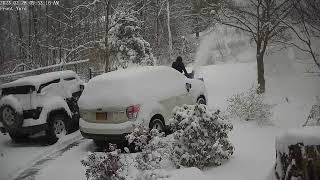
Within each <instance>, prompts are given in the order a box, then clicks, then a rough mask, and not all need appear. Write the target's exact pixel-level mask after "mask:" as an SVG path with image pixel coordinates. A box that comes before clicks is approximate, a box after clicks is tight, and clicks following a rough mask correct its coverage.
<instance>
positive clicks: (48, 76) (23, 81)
mask: <svg viewBox="0 0 320 180" xmlns="http://www.w3.org/2000/svg"><path fill="white" fill-rule="evenodd" d="M74 76H76V73H75V72H73V71H70V70H67V71H56V72H49V73H43V74H39V75H35V76H28V77H23V78H20V79H17V80H15V81H12V82H9V83H6V84H2V85H1V86H0V89H3V88H8V87H14V86H25V85H32V86H35V87H36V89H38V88H39V86H40V85H41V84H43V83H47V82H50V81H53V80H56V79H58V78H61V77H63V78H64V77H74Z"/></svg>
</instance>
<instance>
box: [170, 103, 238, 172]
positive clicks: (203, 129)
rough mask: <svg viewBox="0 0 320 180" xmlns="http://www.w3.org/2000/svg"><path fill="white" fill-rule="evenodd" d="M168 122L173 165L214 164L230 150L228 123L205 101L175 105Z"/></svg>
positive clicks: (219, 161)
mask: <svg viewBox="0 0 320 180" xmlns="http://www.w3.org/2000/svg"><path fill="white" fill-rule="evenodd" d="M170 124H171V127H172V129H173V131H174V134H173V135H174V141H173V142H174V143H173V152H172V157H171V158H172V160H173V163H174V164H175V165H176V166H177V167H181V166H188V167H198V168H204V167H207V166H217V165H220V164H221V163H222V162H223V160H226V159H229V158H230V156H231V155H232V154H233V151H234V147H233V145H232V144H231V143H230V142H229V140H228V133H229V132H230V131H231V130H232V129H233V126H232V124H231V123H229V122H226V121H225V120H222V119H219V118H218V117H217V115H216V114H215V113H213V112H211V111H210V110H208V108H207V106H206V105H202V104H200V105H198V104H197V105H184V106H183V107H176V108H175V109H174V116H173V118H172V119H171V121H170Z"/></svg>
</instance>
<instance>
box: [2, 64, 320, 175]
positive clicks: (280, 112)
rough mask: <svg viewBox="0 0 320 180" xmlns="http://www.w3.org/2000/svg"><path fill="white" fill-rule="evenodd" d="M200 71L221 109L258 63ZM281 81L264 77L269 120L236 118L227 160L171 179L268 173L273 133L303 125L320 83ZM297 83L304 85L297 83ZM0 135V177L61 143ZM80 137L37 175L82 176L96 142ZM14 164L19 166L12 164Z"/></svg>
mask: <svg viewBox="0 0 320 180" xmlns="http://www.w3.org/2000/svg"><path fill="white" fill-rule="evenodd" d="M199 75H201V76H203V78H204V81H205V84H206V87H207V91H208V95H209V107H210V108H212V109H216V108H220V109H222V110H223V109H224V108H226V106H227V102H226V100H227V98H228V97H230V96H231V95H233V94H234V93H239V92H243V91H246V90H247V89H249V88H250V87H252V85H254V83H255V79H256V64H255V63H235V64H224V65H222V64H221V65H211V66H205V67H203V68H202V70H201V72H200V74H199ZM294 79H295V80H294ZM300 80H301V81H302V80H303V82H302V83H301V82H300ZM281 81H282V82H283V81H284V82H287V83H286V85H281V86H280V87H278V88H277V85H279V82H281ZM281 81H280V79H277V78H276V77H272V76H269V77H267V86H268V87H267V88H268V90H269V91H267V95H266V99H267V101H268V102H269V103H271V104H273V105H274V108H273V113H274V116H273V119H272V121H273V124H274V125H273V126H262V127H261V126H258V125H257V124H256V123H255V122H240V121H236V120H234V121H233V124H234V130H233V131H232V133H231V134H230V140H231V142H232V143H233V144H234V146H235V153H234V155H233V156H232V158H231V159H230V160H228V161H227V162H225V163H224V164H222V165H221V166H219V167H212V168H208V169H206V170H203V171H200V170H198V169H197V168H188V169H182V170H173V171H171V172H170V173H169V174H170V175H171V176H170V178H169V179H195V178H197V179H199V180H200V179H219V180H230V179H237V180H241V179H243V180H257V179H270V178H271V175H272V169H273V165H274V160H275V139H276V136H278V135H280V134H281V133H282V132H284V131H285V130H286V129H287V128H289V127H298V126H301V125H302V124H303V122H304V121H305V119H306V116H307V114H308V112H309V110H310V108H309V107H311V105H312V98H313V97H314V96H315V95H317V94H318V95H320V94H319V93H320V88H319V84H320V83H319V80H316V79H315V77H310V78H305V77H304V78H300V79H298V77H294V78H291V77H290V78H289V77H285V78H284V79H281ZM268 83H269V84H268ZM299 83H300V84H299ZM301 85H302V86H304V88H303V87H300V86H301ZM295 87H296V88H295ZM298 87H300V88H298ZM308 87H309V88H308ZM287 92H290V93H287ZM286 98H287V99H288V101H287V100H286ZM78 135H79V133H75V134H74V135H71V136H70V137H73V138H78ZM0 137H1V145H0V146H1V150H0V151H1V152H2V154H4V155H3V156H1V157H0V158H1V159H0V163H1V169H0V174H1V178H0V179H1V180H2V179H7V177H14V175H17V174H18V172H19V170H20V172H21V168H22V167H24V168H25V167H26V166H31V165H32V164H30V162H32V161H33V162H34V160H35V159H37V158H41V157H42V155H43V154H44V153H46V152H48V151H50V152H52V151H53V150H52V149H56V148H58V147H59V145H54V146H49V147H38V146H33V145H30V146H29V145H25V146H23V145H22V146H18V147H14V145H12V144H11V142H10V141H9V139H8V138H7V136H5V137H4V136H0ZM73 138H70V139H73ZM78 141H79V140H78ZM79 142H80V144H78V145H77V146H73V147H72V148H71V149H70V150H68V151H66V152H65V153H63V154H62V155H61V156H58V157H56V158H55V159H53V160H51V161H49V162H48V163H46V164H45V165H43V167H41V168H40V170H39V171H38V173H37V174H36V176H35V179H37V180H42V179H49V180H50V179H60V180H64V179H66V180H69V179H79V180H80V179H86V178H85V169H84V168H83V167H82V166H81V163H80V160H81V159H82V158H84V157H85V156H86V155H87V151H93V150H94V145H93V142H92V141H90V140H80V141H79ZM3 165H4V168H3ZM17 165H18V166H20V168H16V166H17ZM3 174H5V176H3Z"/></svg>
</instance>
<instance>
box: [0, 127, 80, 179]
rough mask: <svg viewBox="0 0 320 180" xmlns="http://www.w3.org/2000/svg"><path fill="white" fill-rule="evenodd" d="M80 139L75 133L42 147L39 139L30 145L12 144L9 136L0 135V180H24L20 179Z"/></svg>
mask: <svg viewBox="0 0 320 180" xmlns="http://www.w3.org/2000/svg"><path fill="white" fill-rule="evenodd" d="M81 139H82V136H81V134H80V133H79V131H77V132H75V133H72V134H69V135H67V136H66V137H64V138H63V139H61V140H59V141H58V142H57V143H56V144H54V145H52V146H44V145H42V144H43V143H42V142H41V140H39V139H35V140H34V141H33V142H32V143H26V144H14V143H13V142H12V141H11V139H10V137H9V135H3V134H0V180H10V179H24V178H21V177H23V176H27V174H28V173H29V175H32V174H35V173H36V171H37V168H41V165H42V164H44V163H45V162H46V161H47V160H50V159H54V158H56V157H57V156H59V154H62V153H63V152H64V151H67V150H68V147H69V148H70V147H71V146H73V143H76V142H78V141H80V140H81ZM31 171H33V172H31Z"/></svg>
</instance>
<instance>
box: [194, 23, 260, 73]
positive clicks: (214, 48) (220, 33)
mask: <svg viewBox="0 0 320 180" xmlns="http://www.w3.org/2000/svg"><path fill="white" fill-rule="evenodd" d="M254 57H255V53H254V49H253V48H251V47H250V39H249V38H248V36H246V35H245V34H243V33H242V32H241V31H239V30H238V29H234V28H231V27H228V26H224V25H221V24H216V25H215V26H214V27H213V28H212V29H211V30H209V31H208V32H207V33H205V34H203V35H202V37H201V43H200V46H199V48H198V50H197V53H196V59H195V62H194V67H193V69H194V70H196V69H197V68H198V67H200V66H203V65H208V64H216V63H218V62H226V61H249V60H252V59H254Z"/></svg>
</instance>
